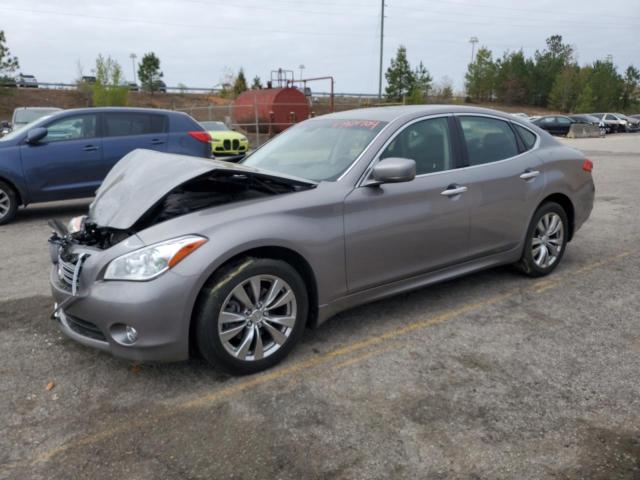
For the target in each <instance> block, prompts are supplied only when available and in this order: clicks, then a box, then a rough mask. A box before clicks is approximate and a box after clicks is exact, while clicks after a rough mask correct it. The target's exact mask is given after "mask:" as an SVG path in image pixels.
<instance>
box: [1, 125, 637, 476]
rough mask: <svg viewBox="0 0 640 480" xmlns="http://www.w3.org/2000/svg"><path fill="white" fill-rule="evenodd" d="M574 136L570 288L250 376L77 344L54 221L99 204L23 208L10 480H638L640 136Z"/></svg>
mask: <svg viewBox="0 0 640 480" xmlns="http://www.w3.org/2000/svg"><path fill="white" fill-rule="evenodd" d="M565 141H566V142H567V143H568V144H571V145H573V146H575V147H576V148H581V149H583V150H585V151H586V152H587V153H588V155H589V156H590V158H591V159H592V160H593V161H594V163H595V170H594V176H595V181H596V187H597V199H596V206H595V208H594V211H593V214H592V217H591V219H590V221H589V222H588V223H587V224H586V225H585V226H584V227H583V229H582V230H580V231H579V232H578V234H577V236H576V238H575V239H574V241H573V242H572V243H571V244H570V245H569V248H568V250H567V253H566V255H565V257H564V260H563V263H562V264H561V265H560V266H559V268H558V269H557V270H556V272H555V273H554V274H553V275H551V276H550V277H546V278H544V279H541V280H530V279H527V278H524V277H522V276H520V275H518V274H517V273H514V272H513V271H512V270H511V269H509V268H498V269H494V270H490V271H486V272H482V273H479V274H476V275H472V276H469V277H466V278H463V279H458V280H455V281H451V282H448V283H444V284H441V285H438V286H435V287H431V288H427V289H423V290H420V291H416V292H413V293H411V294H407V295H401V296H398V297H395V298H393V299H390V300H385V301H382V302H378V303H375V304H372V305H368V306H365V307H361V308H357V309H354V310H351V311H349V312H346V313H343V314H341V315H339V316H338V317H336V318H334V319H332V320H330V321H329V322H328V323H326V324H325V325H323V326H322V327H320V328H319V329H317V330H315V331H308V332H306V334H305V336H304V339H303V342H302V344H301V345H300V346H299V348H297V349H296V350H295V351H294V353H293V355H291V356H290V358H289V359H288V360H287V361H285V362H284V363H283V364H282V365H280V366H279V367H277V368H275V369H273V370H271V371H268V372H265V373H263V374H259V375H255V376H251V377H244V378H229V377H225V376H223V375H221V374H220V373H218V372H216V371H215V370H213V369H211V368H209V367H208V366H206V365H205V364H204V363H203V362H201V361H198V360H193V361H190V362H185V363H181V364H173V365H133V364H130V363H128V362H125V361H121V360H117V359H114V358H111V357H110V356H108V355H106V354H104V353H100V352H97V351H94V350H91V349H88V348H85V347H82V346H80V345H77V344H76V343H74V342H72V341H70V340H67V339H66V338H65V337H63V336H62V335H61V334H60V333H59V332H58V330H57V327H56V324H55V323H54V322H52V321H50V320H49V319H48V318H49V313H50V310H51V302H52V301H51V299H50V297H49V294H48V288H47V275H48V269H49V265H48V258H47V249H46V244H45V241H46V238H47V236H48V230H49V229H48V228H47V226H46V220H47V219H48V218H49V217H52V216H57V217H60V218H67V217H69V216H72V215H75V214H80V213H82V212H83V211H84V210H85V209H86V206H87V203H88V202H86V201H78V202H65V203H61V204H56V205H54V204H51V205H45V206H34V207H29V208H27V209H25V210H23V211H22V212H21V214H20V217H19V219H18V221H16V222H15V223H13V224H11V225H8V226H4V227H0V255H1V257H2V258H3V262H2V265H1V266H0V404H1V405H3V407H4V408H3V409H2V414H1V416H0V479H5V478H7V479H9V478H11V479H26V478H29V479H58V478H59V479H75V478H78V479H80V478H82V479H85V478H114V479H115V478H127V479H146V478H176V479H177V478H185V479H187V478H188V479H192V478H193V479H195V478H207V479H209V478H216V479H217V478H238V479H246V478H269V479H274V478H282V479H287V478H296V479H298V478H305V479H308V478H309V479H310V478H332V479H333V478H338V479H347V478H348V479H351V478H368V479H370V478H374V479H375V478H380V479H388V478H429V479H445V478H447V479H449V478H465V479H466V478H469V479H513V478H527V479H528V478H535V479H543V478H544V479H546V478H552V479H573V478H584V479H602V480H605V479H607V480H608V479H638V478H640V382H639V378H640V376H639V374H638V372H639V371H640V314H639V313H638V312H639V311H640V293H639V292H640V242H639V240H640V215H638V203H640V193H638V189H637V184H638V182H639V181H640V135H615V136H610V137H608V138H606V139H582V140H565ZM48 387H49V388H48Z"/></svg>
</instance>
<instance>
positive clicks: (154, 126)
mask: <svg viewBox="0 0 640 480" xmlns="http://www.w3.org/2000/svg"><path fill="white" fill-rule="evenodd" d="M166 131H167V121H166V117H165V116H164V115H156V114H147V113H106V114H105V116H104V136H105V137H125V136H131V135H150V134H154V133H166Z"/></svg>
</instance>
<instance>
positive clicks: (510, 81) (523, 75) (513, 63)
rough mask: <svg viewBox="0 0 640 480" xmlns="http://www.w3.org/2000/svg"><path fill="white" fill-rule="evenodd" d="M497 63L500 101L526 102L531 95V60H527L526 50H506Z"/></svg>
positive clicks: (497, 89)
mask: <svg viewBox="0 0 640 480" xmlns="http://www.w3.org/2000/svg"><path fill="white" fill-rule="evenodd" d="M495 64H496V66H495V70H496V73H495V94H496V97H497V99H498V101H499V102H502V103H506V104H519V105H521V104H526V103H527V102H528V101H529V98H530V96H531V92H530V89H531V62H527V59H526V58H525V56H524V52H522V50H520V51H518V52H505V53H504V54H503V55H502V58H500V59H498V60H496V62H495Z"/></svg>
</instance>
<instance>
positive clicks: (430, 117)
mask: <svg viewBox="0 0 640 480" xmlns="http://www.w3.org/2000/svg"><path fill="white" fill-rule="evenodd" d="M451 116H453V114H452V113H435V114H432V115H426V116H424V117H419V118H414V119H413V120H411V121H409V122H407V123H404V124H402V125H401V126H400V127H399V128H398V129H397V130H396V131H395V132H394V133H393V135H391V137H389V138H388V139H387V141H386V142H384V144H383V145H382V146H381V147H380V149H379V150H378V151H377V152H376V154H375V155H374V156H373V158H372V159H371V162H369V165H367V168H366V169H365V171H364V172H363V173H362V175H361V176H360V178H359V179H358V181H357V182H356V188H359V187H362V186H363V183H364V182H365V181H366V179H367V177H368V176H369V174H370V173H371V169H372V168H373V166H374V165H375V164H376V163H378V162H379V161H380V155H382V152H384V151H385V149H386V148H387V147H388V146H389V144H390V143H391V142H393V141H394V140H395V138H396V137H397V136H398V135H400V133H402V132H403V131H404V130H405V129H406V128H408V127H410V126H411V125H413V124H414V123H418V122H421V121H424V120H434V119H437V118H449V117H451ZM391 123H392V122H389V124H388V125H391ZM388 125H387V126H388ZM385 128H386V127H385ZM381 133H382V132H381ZM449 133H450V135H451V134H452V132H449ZM371 143H373V140H372V141H371ZM369 145H371V144H369ZM367 149H368V147H367V148H366V149H365V151H366V150H367ZM452 170H460V169H459V168H450V169H449V170H442V171H440V172H431V173H421V174H420V175H416V177H415V178H421V177H424V176H426V175H436V174H439V173H446V172H451V171H452Z"/></svg>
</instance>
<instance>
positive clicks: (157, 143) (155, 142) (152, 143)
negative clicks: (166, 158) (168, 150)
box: [151, 138, 164, 145]
mask: <svg viewBox="0 0 640 480" xmlns="http://www.w3.org/2000/svg"><path fill="white" fill-rule="evenodd" d="M163 143H164V140H160V139H159V138H154V139H153V140H151V145H162V144H163Z"/></svg>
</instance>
